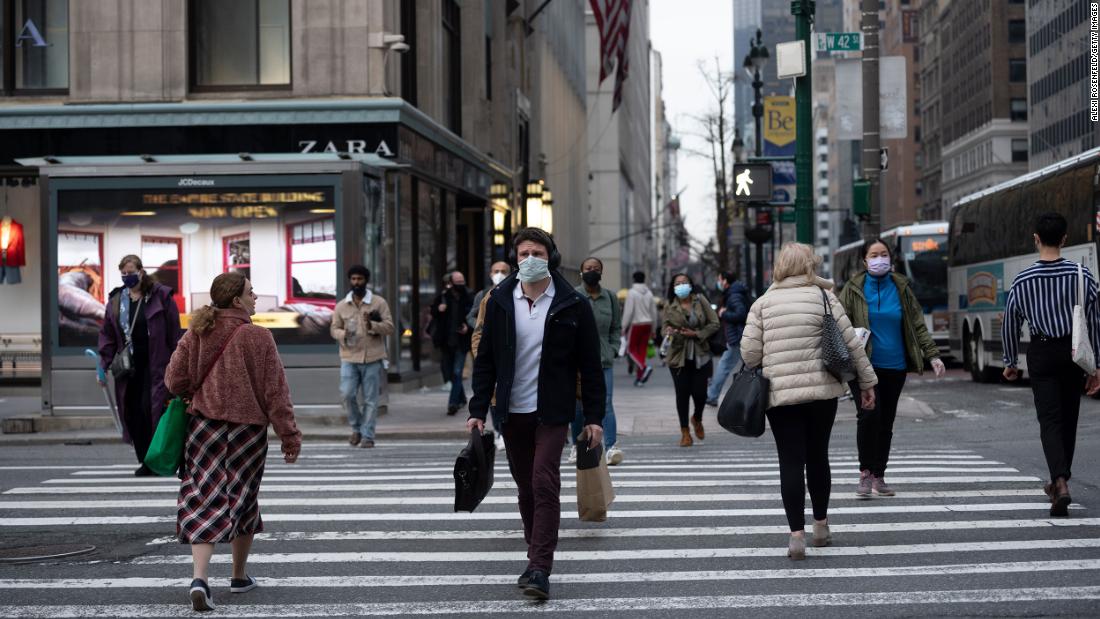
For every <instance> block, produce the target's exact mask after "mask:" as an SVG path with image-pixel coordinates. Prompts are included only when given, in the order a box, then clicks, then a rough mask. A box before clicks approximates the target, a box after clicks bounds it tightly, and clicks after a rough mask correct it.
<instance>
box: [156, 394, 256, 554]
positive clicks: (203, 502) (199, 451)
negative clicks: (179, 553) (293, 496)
mask: <svg viewBox="0 0 1100 619" xmlns="http://www.w3.org/2000/svg"><path fill="white" fill-rule="evenodd" d="M187 424H188V425H187V430H188V431H187V446H186V448H185V453H184V460H183V478H182V480H181V483H180V492H179V498H178V499H177V502H176V504H177V515H176V537H178V538H179V540H180V543H183V544H216V543H223V542H231V541H233V540H234V539H236V538H237V537H240V536H242V535H251V534H253V533H259V532H260V531H263V526H264V525H263V521H262V520H261V519H260V505H259V503H258V502H257V496H258V495H259V492H260V479H261V478H263V475H264V463H265V461H266V460H267V427H266V426H255V425H246V424H240V423H232V422H229V421H222V420H219V419H204V418H202V417H200V416H198V415H191V416H190V418H189V419H188V422H187Z"/></svg>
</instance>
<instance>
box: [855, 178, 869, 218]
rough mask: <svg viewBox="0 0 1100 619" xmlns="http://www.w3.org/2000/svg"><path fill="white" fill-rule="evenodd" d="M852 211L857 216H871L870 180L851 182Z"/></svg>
mask: <svg viewBox="0 0 1100 619" xmlns="http://www.w3.org/2000/svg"><path fill="white" fill-rule="evenodd" d="M852 213H853V214H854V215H856V216H857V217H870V216H871V182H870V181H864V180H858V181H855V182H854V183H852Z"/></svg>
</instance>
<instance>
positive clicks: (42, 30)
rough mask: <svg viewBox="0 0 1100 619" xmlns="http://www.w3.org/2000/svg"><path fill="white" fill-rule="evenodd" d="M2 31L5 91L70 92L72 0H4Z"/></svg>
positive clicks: (0, 66)
mask: <svg viewBox="0 0 1100 619" xmlns="http://www.w3.org/2000/svg"><path fill="white" fill-rule="evenodd" d="M0 31H2V32H3V36H2V37H0V39H2V45H0V50H2V51H0V88H2V90H3V92H4V94H66V93H67V92H68V89H69V2H68V0H0Z"/></svg>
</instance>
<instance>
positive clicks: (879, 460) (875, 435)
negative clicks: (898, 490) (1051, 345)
mask: <svg viewBox="0 0 1100 619" xmlns="http://www.w3.org/2000/svg"><path fill="white" fill-rule="evenodd" d="M863 260H864V262H865V264H866V265H867V271H866V273H860V274H859V275H856V276H855V277H853V278H852V279H850V280H849V281H848V283H847V284H845V286H844V289H843V290H841V291H840V295H839V297H838V298H839V299H840V302H841V304H843V305H844V311H845V313H846V314H847V315H848V318H849V319H850V320H851V321H852V326H853V327H856V328H860V327H862V328H864V329H867V330H869V331H870V332H871V337H870V339H869V340H868V341H867V346H866V352H867V356H868V357H870V359H871V366H872V367H873V368H874V370H875V376H877V377H878V384H877V385H876V386H875V407H874V408H870V409H865V408H862V407H861V406H859V403H858V402H857V403H856V411H857V413H856V414H857V423H856V446H857V447H858V448H859V484H858V486H857V487H856V497H857V498H861V499H869V498H871V495H872V493H873V494H874V495H876V496H894V494H895V492H894V490H893V488H891V487H890V486H888V485H887V484H886V479H885V476H886V464H887V462H888V461H889V459H890V443H891V441H892V440H893V437H894V418H895V417H896V415H897V412H898V400H899V399H900V398H901V390H902V388H903V387H904V386H905V377H906V375H907V374H908V373H909V372H917V373H918V374H922V373H924V364H925V362H930V363H931V364H932V369H933V370H934V371H935V373H936V377H937V378H938V377H941V376H943V373H944V365H943V361H940V350H939V347H937V346H936V343H935V342H934V341H933V340H932V336H931V335H930V334H929V333H928V327H927V326H925V324H924V311H923V309H922V308H921V305H920V301H918V300H917V295H916V293H914V292H913V287H912V285H911V284H910V282H909V279H908V278H907V277H905V276H904V275H901V274H900V273H893V272H892V271H893V268H892V265H893V257H892V256H891V255H890V246H889V245H887V244H886V243H885V242H884V241H882V240H880V239H873V240H870V241H867V242H866V243H864V244H863ZM849 388H850V389H851V391H852V393H853V394H856V393H859V391H860V388H859V385H858V384H857V381H852V382H851V383H850V384H849Z"/></svg>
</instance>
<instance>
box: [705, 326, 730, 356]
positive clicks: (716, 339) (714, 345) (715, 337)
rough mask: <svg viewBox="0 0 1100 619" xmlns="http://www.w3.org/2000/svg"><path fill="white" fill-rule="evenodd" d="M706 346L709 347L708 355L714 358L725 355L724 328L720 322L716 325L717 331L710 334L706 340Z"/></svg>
mask: <svg viewBox="0 0 1100 619" xmlns="http://www.w3.org/2000/svg"><path fill="white" fill-rule="evenodd" d="M707 344H708V345H709V346H710V354H712V355H714V356H715V357H719V356H721V355H723V354H725V352H726V327H725V325H723V324H722V323H721V322H720V321H719V323H718V330H717V331H715V332H714V333H712V334H711V336H710V339H708V340H707Z"/></svg>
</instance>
